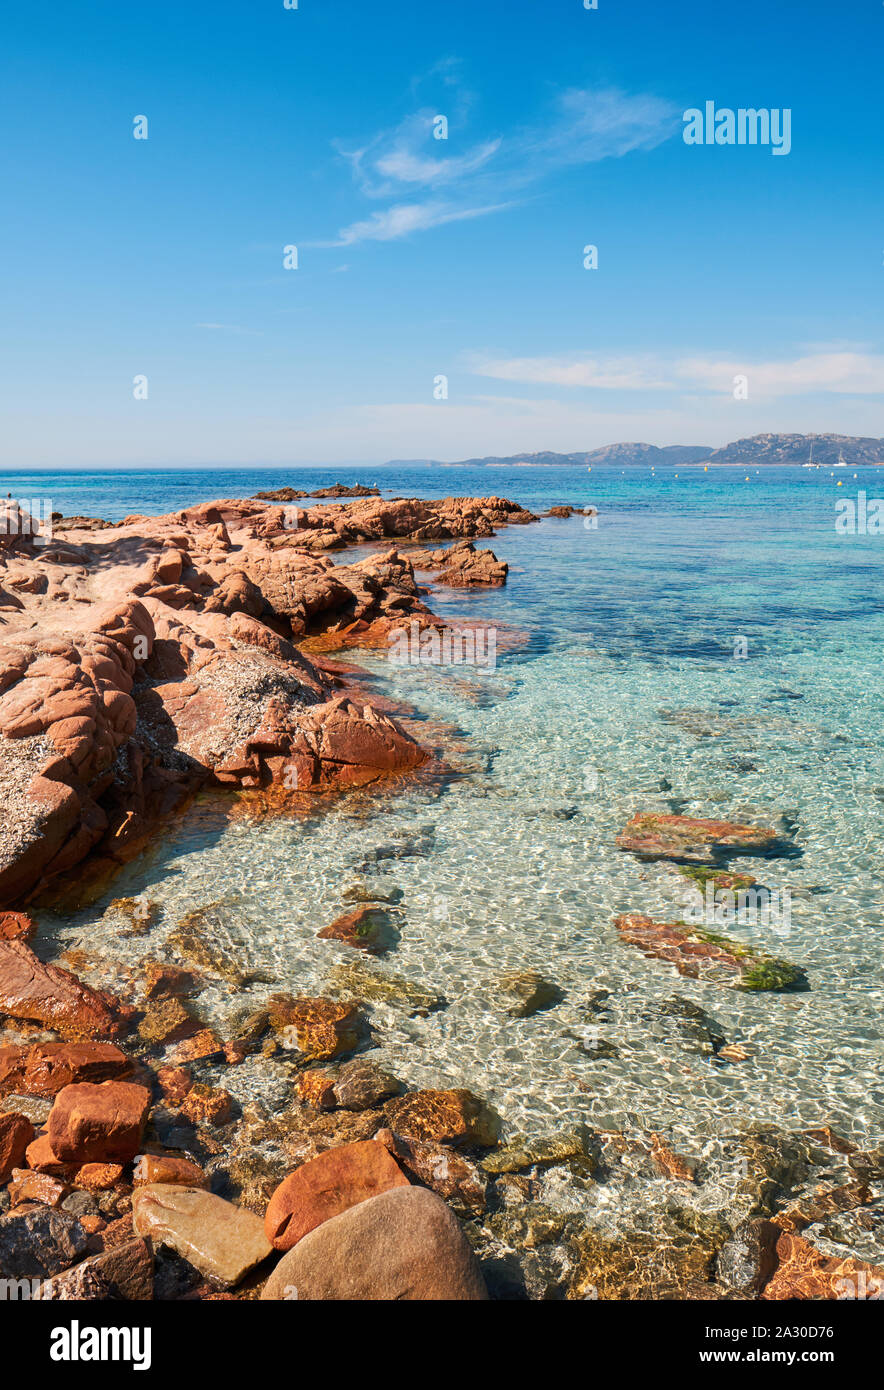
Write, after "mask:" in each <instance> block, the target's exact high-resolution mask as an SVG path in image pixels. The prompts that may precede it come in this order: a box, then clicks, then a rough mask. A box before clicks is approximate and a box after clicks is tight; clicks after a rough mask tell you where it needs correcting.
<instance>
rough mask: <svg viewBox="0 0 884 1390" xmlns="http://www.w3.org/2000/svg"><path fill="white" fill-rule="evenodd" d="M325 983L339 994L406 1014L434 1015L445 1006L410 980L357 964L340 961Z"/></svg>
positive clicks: (439, 999) (442, 1001)
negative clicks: (403, 1010) (387, 1006)
mask: <svg viewBox="0 0 884 1390" xmlns="http://www.w3.org/2000/svg"><path fill="white" fill-rule="evenodd" d="M329 984H330V986H331V987H332V988H334V989H336V990H340V991H341V992H342V993H345V994H348V995H351V996H354V997H356V998H359V999H364V1000H366V1002H368V1003H370V1004H391V1005H393V1006H394V1007H397V1008H404V1009H406V1010H407V1011H408V1013H410V1014H428V1013H434V1012H435V1011H436V1010H437V1009H443V1008H444V1007H445V1003H446V1001H445V999H444V998H443V997H442V995H441V994H435V993H434V992H433V991H432V990H429V989H426V988H425V987H424V986H423V985H419V984H416V983H415V982H414V981H413V980H406V979H404V978H403V976H401V975H395V974H393V973H392V972H390V971H383V972H382V971H380V970H373V969H371V967H369V966H367V965H363V963H362V962H361V961H357V960H353V961H341V962H340V964H338V965H336V966H334V967H333V969H332V971H331V974H330V975H329Z"/></svg>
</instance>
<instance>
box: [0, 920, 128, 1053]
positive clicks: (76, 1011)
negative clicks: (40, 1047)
mask: <svg viewBox="0 0 884 1390" xmlns="http://www.w3.org/2000/svg"><path fill="white" fill-rule="evenodd" d="M0 1014H7V1015H8V1016H9V1017H10V1018H18V1019H24V1020H27V1021H28V1022H31V1023H40V1024H42V1025H43V1026H44V1027H46V1028H54V1029H56V1031H57V1032H59V1033H63V1034H65V1035H67V1036H72V1037H95V1038H111V1037H116V1036H117V1035H118V1034H119V1033H120V1032H121V1031H124V1027H123V1024H122V1023H121V1020H120V1016H119V1010H118V1009H117V1008H116V1007H115V1001H112V1000H111V999H110V998H109V997H108V996H106V995H103V994H100V993H99V992H98V991H97V990H94V989H90V987H89V986H88V985H84V984H83V982H82V981H81V980H78V979H77V977H76V975H72V974H71V972H70V971H68V970H62V969H60V968H59V967H58V966H57V965H44V964H43V963H42V962H41V961H39V960H38V959H37V957H36V956H35V955H34V953H33V951H32V950H31V949H30V947H28V946H26V945H25V944H24V942H23V941H0Z"/></svg>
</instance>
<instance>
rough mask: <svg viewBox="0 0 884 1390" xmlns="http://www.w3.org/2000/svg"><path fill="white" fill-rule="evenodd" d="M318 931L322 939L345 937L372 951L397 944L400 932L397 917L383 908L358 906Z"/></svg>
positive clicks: (359, 947) (380, 953)
mask: <svg viewBox="0 0 884 1390" xmlns="http://www.w3.org/2000/svg"><path fill="white" fill-rule="evenodd" d="M316 935H317V936H318V937H320V938H321V939H322V940H327V941H343V942H345V943H346V944H347V945H348V946H355V947H356V948H357V949H358V950H360V951H368V952H370V953H371V954H372V955H383V954H384V952H386V951H389V950H390V949H391V948H392V947H393V946H395V944H396V941H397V940H398V936H399V933H398V931H397V930H396V926H395V923H394V921H393V918H392V917H391V916H390V914H389V912H386V911H385V910H384V909H383V908H381V907H357V908H355V909H354V910H353V911H352V912H347V913H345V914H344V915H343V916H342V917H336V918H335V920H334V921H333V922H331V923H330V924H329V925H328V926H327V927H323V928H322V930H321V931H318V932H317V933H316Z"/></svg>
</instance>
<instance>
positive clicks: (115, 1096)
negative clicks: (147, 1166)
mask: <svg viewBox="0 0 884 1390" xmlns="http://www.w3.org/2000/svg"><path fill="white" fill-rule="evenodd" d="M149 1107H150V1092H149V1091H148V1090H147V1089H146V1088H145V1087H144V1086H135V1085H132V1084H131V1083H130V1082H128V1081H104V1082H102V1083H101V1084H100V1085H98V1086H93V1085H91V1084H89V1083H88V1082H87V1083H84V1084H80V1085H75V1086H67V1087H65V1089H64V1090H63V1091H61V1092H60V1093H59V1095H58V1096H57V1098H56V1101H55V1104H54V1105H53V1107H52V1110H51V1112H50V1115H49V1130H48V1132H49V1142H50V1144H51V1146H52V1149H53V1151H54V1152H55V1153H56V1154H57V1155H58V1157H59V1158H60V1159H62V1161H64V1162H78V1163H90V1162H104V1163H107V1162H118V1163H126V1162H128V1161H129V1159H131V1158H134V1156H135V1154H136V1153H137V1152H138V1149H139V1147H140V1145H141V1136H142V1133H143V1131H144V1123H145V1120H146V1118H147V1112H148V1109H149Z"/></svg>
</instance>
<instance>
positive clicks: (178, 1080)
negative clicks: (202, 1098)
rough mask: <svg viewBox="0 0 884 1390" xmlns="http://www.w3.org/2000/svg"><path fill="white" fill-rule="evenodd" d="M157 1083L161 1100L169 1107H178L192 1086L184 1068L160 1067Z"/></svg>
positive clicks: (189, 1076)
mask: <svg viewBox="0 0 884 1390" xmlns="http://www.w3.org/2000/svg"><path fill="white" fill-rule="evenodd" d="M157 1081H158V1082H159V1086H160V1090H161V1091H162V1093H163V1099H164V1100H165V1101H166V1103H167V1104H168V1105H170V1106H178V1105H180V1104H181V1102H182V1101H183V1099H184V1097H185V1096H186V1095H187V1092H188V1091H189V1090H190V1088H191V1086H192V1085H193V1080H192V1078H191V1075H190V1072H189V1071H187V1070H186V1069H185V1068H184V1067H160V1069H159V1071H158V1072H157Z"/></svg>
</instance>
